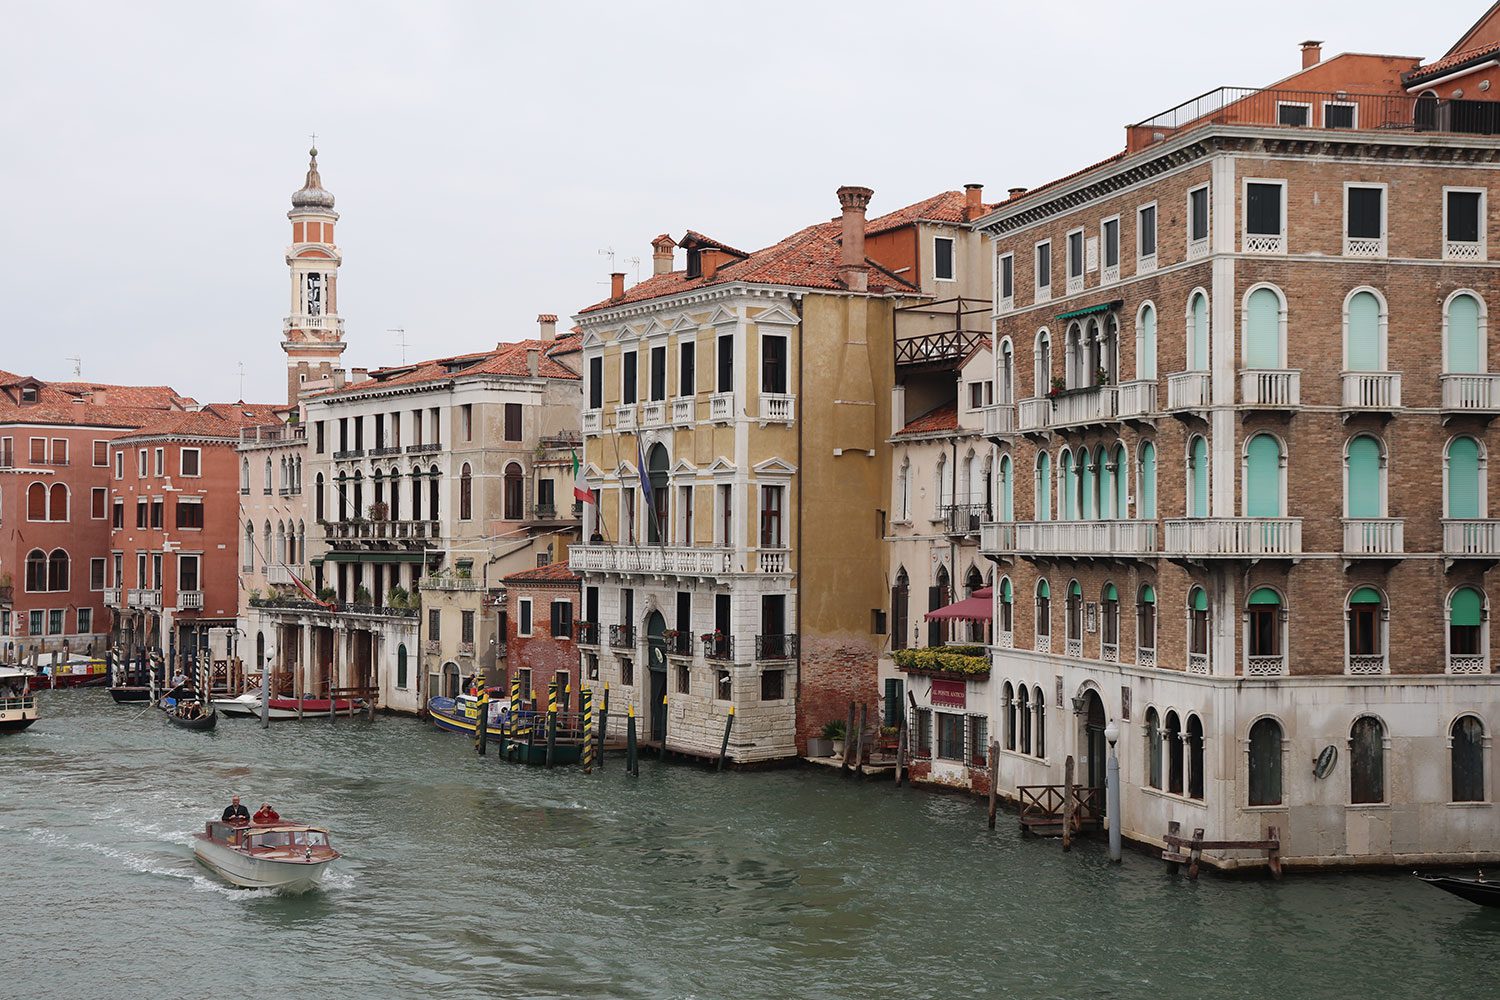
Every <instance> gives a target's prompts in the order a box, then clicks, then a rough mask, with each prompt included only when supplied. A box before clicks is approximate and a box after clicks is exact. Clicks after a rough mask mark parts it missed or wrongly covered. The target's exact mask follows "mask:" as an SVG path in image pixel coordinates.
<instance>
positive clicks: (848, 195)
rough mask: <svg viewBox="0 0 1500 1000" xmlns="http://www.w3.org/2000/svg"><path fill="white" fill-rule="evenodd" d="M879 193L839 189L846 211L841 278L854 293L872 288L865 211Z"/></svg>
mask: <svg viewBox="0 0 1500 1000" xmlns="http://www.w3.org/2000/svg"><path fill="white" fill-rule="evenodd" d="M874 194H875V192H874V191H871V190H870V189H869V188H867V187H851V186H849V185H848V184H845V185H844V186H843V187H841V188H839V190H838V195H839V207H840V208H842V209H843V210H844V213H843V217H842V223H843V232H842V234H841V235H842V238H843V253H842V255H841V256H840V258H839V279H840V280H841V281H843V283H844V287H845V288H847V289H849V291H851V292H863V291H864V290H865V289H867V288H868V287H869V281H870V268H869V266H868V265H867V264H865V209H866V208H867V207H869V204H870V198H871V197H873V196H874Z"/></svg>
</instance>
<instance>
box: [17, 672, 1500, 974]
mask: <svg viewBox="0 0 1500 1000" xmlns="http://www.w3.org/2000/svg"><path fill="white" fill-rule="evenodd" d="M42 699H43V701H42V708H43V713H44V718H43V721H41V722H40V723H38V724H37V725H36V726H34V727H32V729H31V730H29V731H28V732H26V733H24V734H22V735H19V736H11V737H3V738H0V858H4V873H3V876H0V926H3V927H4V928H5V929H6V933H5V936H4V938H3V940H4V941H5V942H6V951H7V953H8V958H7V960H6V962H5V973H4V976H3V978H0V997H49V998H57V1000H70V998H94V997H101V998H103V997H108V998H111V1000H115V998H135V997H147V998H156V997H171V998H176V997H194V998H196V997H208V996H220V995H224V994H225V993H226V992H227V993H229V994H230V995H234V994H236V993H241V992H242V993H244V994H245V995H247V996H251V995H255V994H257V993H261V994H266V993H269V991H272V990H275V991H276V992H277V993H278V994H282V995H287V996H298V997H361V998H364V997H376V998H383V997H630V998H633V997H653V998H654V997H701V998H737V997H768V998H770V997H812V998H822V997H881V998H887V997H889V998H905V997H933V998H949V997H982V996H983V997H987V996H1016V997H1070V998H1071V997H1090V998H1126V997H1128V998H1135V997H1140V998H1153V1000H1161V998H1175V997H1184V998H1188V997H1191V998H1209V997H1277V998H1300V997H1319V998H1342V997H1348V998H1359V1000H1368V998H1370V997H1465V998H1474V997H1483V996H1493V995H1495V989H1494V985H1493V984H1494V982H1495V955H1496V949H1497V945H1500V911H1486V910H1482V909H1480V908H1478V907H1475V906H1472V905H1470V904H1467V903H1464V902H1461V901H1459V900H1455V899H1452V898H1450V897H1448V896H1446V895H1444V894H1442V893H1439V892H1437V891H1435V890H1433V889H1429V888H1427V887H1425V886H1422V885H1420V884H1417V883H1415V881H1414V880H1412V879H1410V878H1409V877H1405V876H1399V875H1391V876H1372V875H1363V876H1340V877H1312V876H1306V875H1290V876H1288V878H1287V879H1286V880H1285V881H1284V882H1282V883H1280V884H1274V883H1270V882H1263V881H1230V880H1223V879H1217V878H1209V877H1205V878H1204V879H1203V880H1201V881H1199V882H1197V883H1190V882H1188V881H1186V880H1181V879H1172V878H1169V877H1168V876H1166V875H1165V874H1164V872H1163V868H1162V865H1161V863H1160V862H1158V861H1153V860H1152V859H1150V858H1148V857H1146V856H1145V855H1133V856H1132V855H1129V854H1127V857H1126V859H1125V863H1124V865H1123V866H1120V867H1113V866H1111V865H1109V864H1108V862H1107V859H1106V857H1105V855H1104V852H1103V850H1102V849H1101V848H1100V847H1099V846H1098V845H1094V844H1084V845H1082V846H1081V847H1078V848H1075V850H1074V851H1073V852H1072V853H1071V854H1068V855H1064V854H1063V853H1062V851H1061V849H1060V847H1059V845H1058V843H1057V842H1056V841H1034V840H1023V839H1022V838H1021V837H1020V835H1019V834H1018V833H1017V832H1016V829H1015V823H1014V817H1013V816H1009V815H1002V817H1001V823H1000V828H999V829H998V830H997V831H996V832H994V833H991V832H989V831H987V830H986V829H985V828H984V812H983V807H982V805H981V804H980V803H977V802H975V801H971V800H969V799H963V798H958V797H954V796H946V795H933V794H929V793H922V792H914V791H911V790H909V789H903V790H893V789H892V788H891V787H890V786H889V785H888V784H885V783H881V784H878V785H877V784H874V783H861V782H857V781H851V780H843V779H840V778H839V777H838V776H837V774H835V773H831V772H824V771H822V770H821V769H820V770H817V771H781V772H771V773H758V774H724V775H716V774H713V773H709V772H705V771H700V770H696V769H692V768H689V767H682V766H675V765H672V764H665V765H659V764H658V763H657V762H656V761H653V760H646V761H644V762H643V764H642V767H641V775H640V778H639V779H630V778H628V777H627V776H626V775H625V773H624V767H623V764H622V762H621V761H619V760H617V759H615V758H611V759H610V760H609V762H608V763H607V765H606V767H605V769H604V771H603V772H602V773H596V774H594V775H592V776H585V775H583V774H581V773H579V772H578V771H576V770H561V771H552V772H544V771H542V770H540V769H528V768H522V767H518V766H510V765H502V764H499V763H497V762H496V760H495V759H494V758H493V757H490V758H488V759H481V758H479V757H477V756H476V755H475V754H474V753H473V752H472V750H471V748H470V744H469V743H468V741H466V740H465V739H463V738H461V737H458V736H454V735H451V734H446V733H440V732H438V731H436V730H435V729H433V728H431V727H430V726H427V725H424V724H421V723H418V722H415V721H410V720H403V719H391V718H385V719H378V720H376V721H375V722H374V723H366V722H351V721H348V720H340V721H339V722H337V723H336V724H332V725H330V724H329V723H328V722H326V721H319V722H306V723H302V724H300V725H299V724H297V723H281V724H275V725H273V726H272V728H271V729H270V730H268V731H262V730H261V729H260V728H259V727H258V725H257V724H256V723H254V722H251V721H249V720H239V719H236V720H228V719H221V720H220V723H219V728H218V731H217V732H216V733H214V734H212V735H203V734H196V733H188V732H183V731H181V730H177V729H174V728H170V727H169V726H168V725H167V724H166V723H165V721H164V720H163V719H162V718H161V717H160V715H159V714H157V713H155V712H151V713H147V714H145V715H144V716H143V715H142V714H141V712H140V710H139V709H133V708H129V707H126V706H116V705H114V704H113V703H111V702H110V701H109V699H108V697H107V695H106V694H105V693H104V692H101V691H70V692H53V693H47V694H44V695H42ZM232 792H240V793H241V794H243V795H244V797H245V799H246V801H247V802H248V803H249V804H250V805H251V808H252V809H253V808H254V807H255V805H257V804H259V803H260V802H261V801H262V800H269V801H271V802H272V803H273V804H275V805H276V806H277V807H278V808H279V809H280V810H281V811H282V813H283V814H286V815H294V816H297V817H299V818H306V819H312V820H317V821H321V822H324V823H326V824H328V825H329V826H331V827H332V828H333V830H334V831H335V837H336V843H337V844H338V846H340V847H341V848H342V849H343V850H344V851H345V852H346V855H347V856H346V858H345V859H344V860H343V861H341V862H339V864H338V865H337V866H336V868H335V870H334V871H333V872H332V873H331V874H330V876H329V878H328V880H327V882H326V885H325V887H324V888H323V889H321V890H319V891H317V892H314V893H310V894H307V895H303V896H296V897H285V896H279V895H276V894H274V893H269V892H262V891H246V890H240V889H231V888H229V887H227V886H225V885H224V884H222V883H220V882H219V881H218V880H217V879H216V878H215V877H214V876H213V875H212V874H210V873H209V872H207V871H206V870H204V869H201V868H200V867H199V866H198V865H197V863H196V862H195V861H194V859H193V856H192V854H191V851H190V849H189V847H188V838H189V834H190V833H191V832H192V831H193V830H196V829H199V828H200V827H201V824H202V822H203V820H204V819H205V818H206V817H207V816H208V815H209V814H210V813H217V812H218V810H219V809H220V808H221V807H222V806H223V805H224V803H225V801H226V800H227V798H228V796H229V795H230V794H231V793H232Z"/></svg>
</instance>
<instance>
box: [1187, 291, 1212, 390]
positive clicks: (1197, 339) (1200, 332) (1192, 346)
mask: <svg viewBox="0 0 1500 1000" xmlns="http://www.w3.org/2000/svg"><path fill="white" fill-rule="evenodd" d="M1190 326H1191V330H1190V331H1189V333H1190V335H1191V341H1190V342H1189V344H1188V355H1189V356H1188V368H1189V369H1190V370H1191V371H1197V372H1201V371H1208V299H1207V298H1205V297H1204V296H1202V295H1195V296H1193V304H1192V319H1191V321H1190Z"/></svg>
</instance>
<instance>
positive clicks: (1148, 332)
mask: <svg viewBox="0 0 1500 1000" xmlns="http://www.w3.org/2000/svg"><path fill="white" fill-rule="evenodd" d="M1136 377H1137V378H1156V310H1155V309H1153V308H1152V307H1150V306H1147V307H1146V308H1145V309H1142V310H1141V356H1140V357H1139V358H1137V359H1136Z"/></svg>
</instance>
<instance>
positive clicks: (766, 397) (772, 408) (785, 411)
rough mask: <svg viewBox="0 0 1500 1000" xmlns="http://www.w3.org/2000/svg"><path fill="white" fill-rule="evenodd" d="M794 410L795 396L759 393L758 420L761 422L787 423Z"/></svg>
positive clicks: (795, 409)
mask: <svg viewBox="0 0 1500 1000" xmlns="http://www.w3.org/2000/svg"><path fill="white" fill-rule="evenodd" d="M796 411H797V397H796V396H788V395H785V394H783V393H769V392H763V393H761V394H760V422H761V423H762V424H789V423H791V422H792V418H793V416H794V415H795V414H796Z"/></svg>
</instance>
